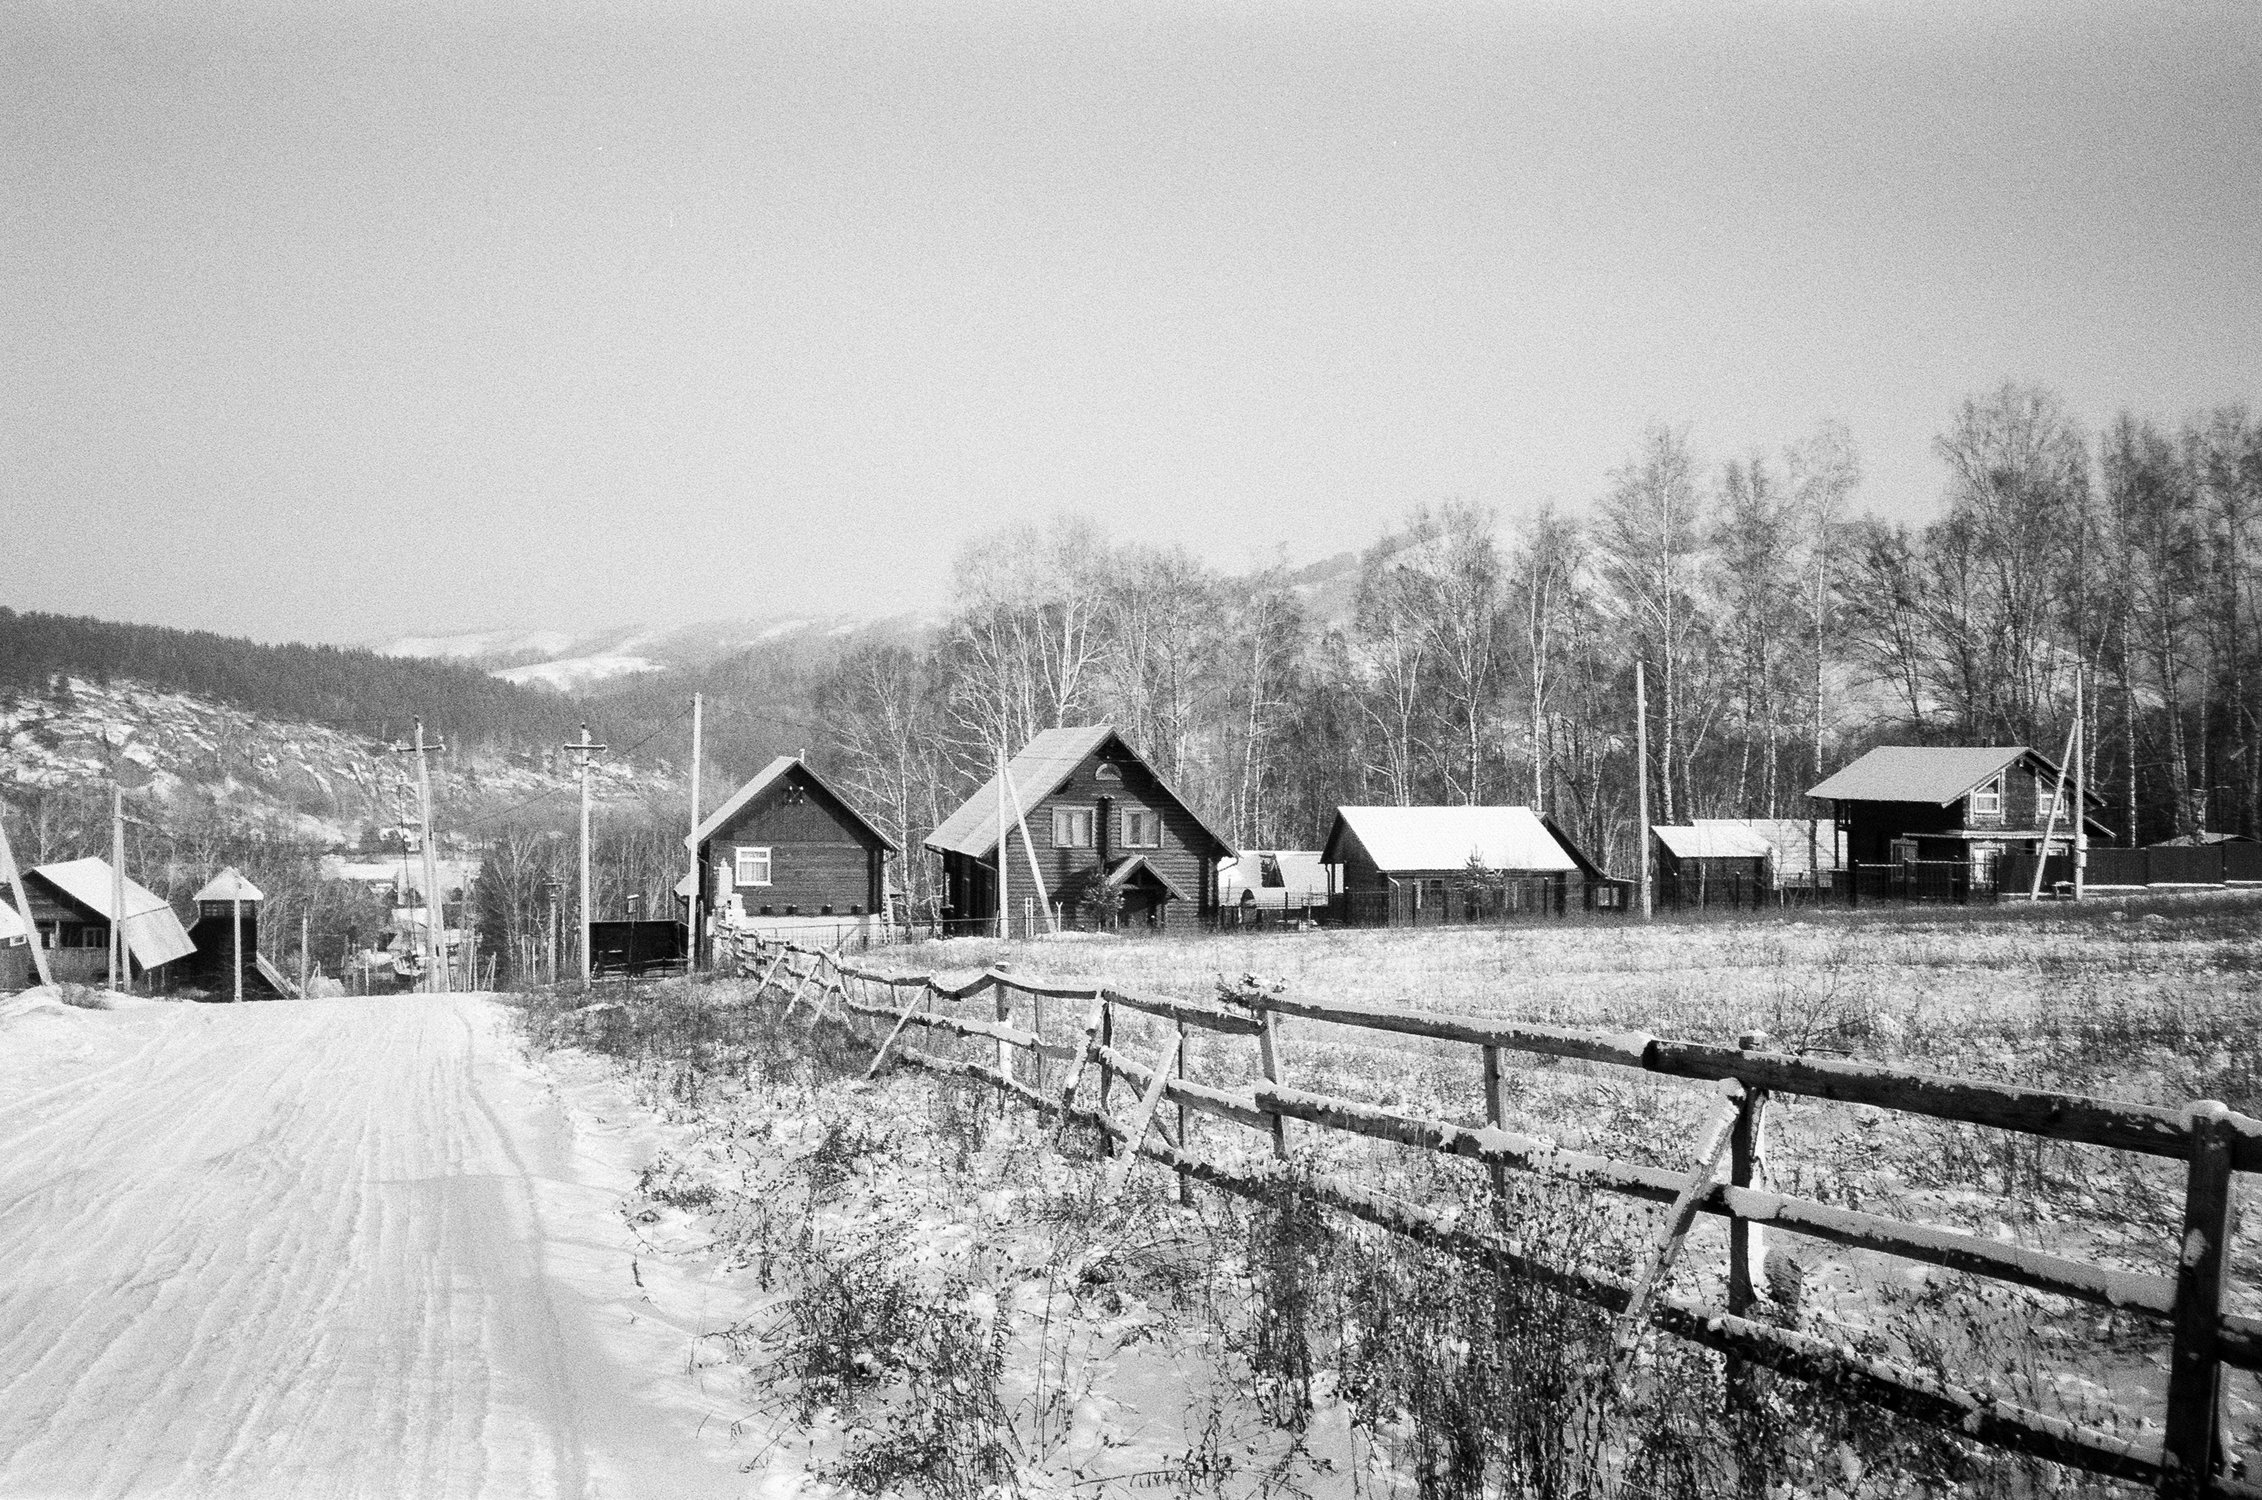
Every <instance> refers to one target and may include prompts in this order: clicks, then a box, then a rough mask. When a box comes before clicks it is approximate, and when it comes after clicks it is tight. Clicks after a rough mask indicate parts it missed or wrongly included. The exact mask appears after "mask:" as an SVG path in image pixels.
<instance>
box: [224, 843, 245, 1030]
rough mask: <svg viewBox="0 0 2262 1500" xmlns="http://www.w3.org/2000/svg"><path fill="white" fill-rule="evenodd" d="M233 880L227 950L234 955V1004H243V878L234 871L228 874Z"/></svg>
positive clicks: (229, 905)
mask: <svg viewBox="0 0 2262 1500" xmlns="http://www.w3.org/2000/svg"><path fill="white" fill-rule="evenodd" d="M228 873H229V874H230V875H232V876H234V877H235V879H234V880H233V882H231V883H230V885H229V886H228V950H229V952H230V953H231V954H232V955H234V958H235V961H236V962H235V968H236V1004H238V1005H241V1004H243V876H242V875H240V874H238V873H237V872H236V871H234V870H230V871H229V872H228Z"/></svg>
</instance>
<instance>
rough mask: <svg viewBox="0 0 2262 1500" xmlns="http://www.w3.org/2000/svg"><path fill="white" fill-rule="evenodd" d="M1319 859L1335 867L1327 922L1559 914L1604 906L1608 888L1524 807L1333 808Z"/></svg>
mask: <svg viewBox="0 0 2262 1500" xmlns="http://www.w3.org/2000/svg"><path fill="white" fill-rule="evenodd" d="M1320 858H1321V860H1322V861H1324V862H1325V863H1327V864H1330V865H1335V866H1338V867H1340V868H1341V870H1342V872H1343V873H1342V881H1341V884H1340V886H1339V887H1338V892H1337V896H1336V899H1335V903H1334V906H1333V919H1334V920H1336V921H1339V922H1345V923H1350V924H1355V925H1359V926H1392V927H1404V926H1416V925H1428V924H1431V923H1451V922H1475V921H1488V920H1493V919H1497V918H1499V917H1502V916H1505V915H1508V914H1511V913H1514V912H1526V911H1553V912H1557V913H1561V912H1565V911H1568V910H1569V909H1570V908H1571V907H1573V906H1579V907H1586V906H1590V905H1595V904H1598V898H1599V901H1600V904H1611V903H1613V902H1614V901H1615V899H1616V891H1617V883H1616V882H1614V881H1612V880H1611V879H1610V878H1609V877H1608V876H1607V875H1605V874H1604V873H1603V871H1602V868H1601V866H1599V865H1597V864H1596V863H1595V862H1594V861H1593V860H1591V859H1589V858H1588V857H1587V856H1586V854H1585V853H1584V852H1582V851H1581V850H1580V849H1579V847H1578V845H1576V844H1575V843H1573V842H1572V841H1571V839H1570V838H1569V836H1568V835H1566V834H1565V833H1564V832H1563V830H1562V829H1561V828H1559V827H1557V826H1556V824H1555V821H1554V820H1553V819H1551V818H1545V817H1542V816H1540V815H1539V814H1538V813H1535V812H1533V811H1532V810H1531V809H1530V808H1528V807H1339V808H1337V809H1336V810H1335V822H1334V824H1333V825H1332V826H1331V827H1330V828H1329V830H1328V835H1327V842H1326V844H1325V845H1324V846H1322V848H1321V850H1320ZM1605 892H1607V893H1608V895H1607V896H1605V895H1604V894H1603V893H1605Z"/></svg>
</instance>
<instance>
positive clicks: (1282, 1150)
mask: <svg viewBox="0 0 2262 1500" xmlns="http://www.w3.org/2000/svg"><path fill="white" fill-rule="evenodd" d="M1257 1019H1258V1020H1259V1021H1260V1022H1261V1023H1262V1024H1263V1026H1264V1030H1262V1031H1260V1032H1258V1033H1257V1063H1258V1066H1259V1067H1261V1068H1262V1069H1263V1070H1264V1075H1265V1082H1267V1083H1269V1084H1274V1085H1278V1084H1279V1083H1280V1081H1281V1078H1280V1017H1279V1015H1278V1014H1277V1013H1275V1012H1273V1011H1270V1010H1263V1011H1259V1012H1258V1013H1257ZM1265 1118H1266V1119H1267V1120H1270V1121H1271V1122H1272V1154H1273V1159H1274V1160H1276V1161H1286V1160H1287V1159H1288V1120H1287V1117H1286V1116H1284V1115H1280V1114H1277V1113H1275V1114H1268V1115H1266V1116H1265Z"/></svg>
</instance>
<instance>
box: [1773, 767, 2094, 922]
mask: <svg viewBox="0 0 2262 1500" xmlns="http://www.w3.org/2000/svg"><path fill="white" fill-rule="evenodd" d="M2057 785H2058V766H2057V764H2056V763H2055V762H2053V761H2051V760H2049V759H2048V758H2047V757H2045V756H2043V755H2041V754H2040V753H2038V752H2036V751H2034V750H2031V749H2029V748H2028V747H2026V746H2024V745H1956V746H1918V745H1885V746H1880V747H1879V748H1877V749H1875V750H1872V751H1870V752H1869V753H1868V754H1867V755H1864V756H1862V757H1861V758H1860V759H1859V760H1857V761H1855V762H1854V763H1853V764H1852V765H1850V766H1847V767H1846V768H1845V769H1844V770H1842V771H1840V772H1838V773H1837V774H1836V775H1834V776H1832V777H1830V778H1829V779H1827V780H1825V781H1823V782H1822V783H1821V784H1819V785H1817V786H1815V787H1814V788H1813V789H1811V790H1810V791H1809V792H1808V793H1807V795H1808V796H1810V797H1815V798H1819V799H1821V800H1824V801H1827V802H1829V803H1831V804H1832V805H1833V807H1834V809H1835V812H1836V819H1837V825H1838V833H1839V837H1840V838H1841V839H1842V840H1843V841H1844V849H1845V861H1846V863H1847V865H1849V866H1850V867H1852V868H1853V869H1854V870H1855V871H1857V872H1859V871H1863V870H1871V869H1877V870H1900V871H1903V872H1905V874H1904V878H1913V877H1914V876H1915V875H1916V874H1919V873H1924V872H1938V873H1939V874H1940V876H1941V877H1942V878H1944V879H1946V880H1947V881H1949V882H1950V883H1951V885H1952V886H1953V888H1954V889H1955V890H1956V891H1957V892H1968V891H1971V890H1983V891H1987V890H1993V889H1994V886H1995V864H1996V861H1997V860H1999V859H2001V858H2002V857H2003V856H2004V855H2006V854H2026V855H2032V854H2034V853H2036V852H2038V851H2040V846H2041V845H2042V843H2043V840H2044V837H2045V824H2047V822H2048V821H2049V817H2050V800H2051V796H2052V794H2053V793H2054V792H2055V790H2056V789H2057ZM2072 800H2073V799H2072V792H2071V790H2070V787H2069V790H2068V792H2067V797H2066V805H2065V806H2063V807H2061V808H2060V809H2059V812H2058V825H2057V832H2056V834H2055V835H2054V836H2053V837H2052V839H2051V847H2052V850H2053V851H2055V850H2058V849H2068V848H2071V847H2072V843H2073V808H2072V805H2071V804H2072ZM2084 800H2085V801H2086V802H2087V803H2088V805H2089V807H2090V808H2091V809H2095V808H2099V807H2102V806H2103V805H2104V799H2103V798H2102V797H2099V796H2097V795H2095V794H2094V793H2090V794H2088V795H2087V796H2086V797H2085V798H2084ZM2088 826H2089V831H2090V834H2091V836H2092V837H2110V836H2111V830H2110V829H2108V828H2106V827H2105V826H2104V825H2103V824H2102V823H2100V822H2098V821H2097V819H2096V818H2095V817H2094V816H2090V817H2089V818H2088Z"/></svg>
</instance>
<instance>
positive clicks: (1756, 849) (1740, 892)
mask: <svg viewBox="0 0 2262 1500" xmlns="http://www.w3.org/2000/svg"><path fill="white" fill-rule="evenodd" d="M1649 831H1650V836H1651V838H1652V839H1653V840H1654V842H1655V843H1656V846H1657V847H1656V851H1655V853H1656V857H1657V893H1658V895H1659V896H1660V897H1661V898H1663V899H1664V900H1666V901H1670V902H1673V903H1675V904H1677V905H1683V906H1707V905H1711V904H1713V903H1715V902H1735V901H1750V900H1757V899H1758V894H1759V892H1761V891H1764V890H1766V889H1767V888H1768V885H1769V883H1770V873H1771V866H1772V864H1773V861H1774V858H1775V846H1774V845H1772V844H1770V843H1768V842H1767V840H1765V839H1763V838H1761V837H1760V836H1759V835H1758V834H1757V833H1754V832H1753V831H1752V830H1751V829H1749V828H1740V827H1737V826H1736V825H1735V824H1733V823H1727V824H1723V823H1721V822H1718V821H1710V822H1707V823H1702V824H1693V823H1692V824H1672V823H1659V824H1653V825H1652V826H1651V828H1650V830H1649Z"/></svg>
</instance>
